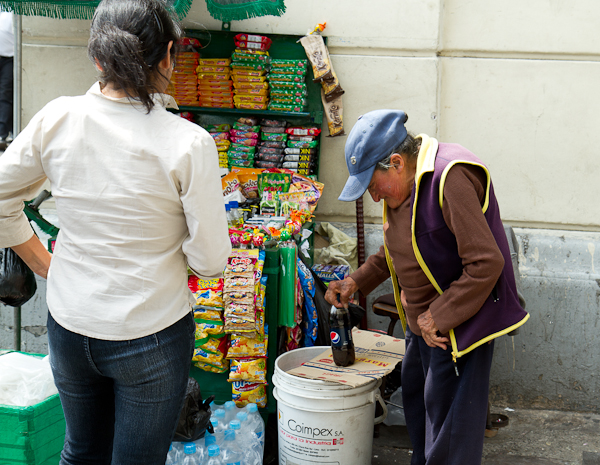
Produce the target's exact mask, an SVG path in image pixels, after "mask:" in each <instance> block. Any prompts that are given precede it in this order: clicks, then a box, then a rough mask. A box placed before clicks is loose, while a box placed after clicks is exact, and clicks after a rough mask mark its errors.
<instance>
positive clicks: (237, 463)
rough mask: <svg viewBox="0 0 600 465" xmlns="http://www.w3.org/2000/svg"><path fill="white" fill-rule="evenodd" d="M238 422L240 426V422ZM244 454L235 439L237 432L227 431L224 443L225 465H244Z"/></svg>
mask: <svg viewBox="0 0 600 465" xmlns="http://www.w3.org/2000/svg"><path fill="white" fill-rule="evenodd" d="M233 422H237V423H238V426H239V421H237V420H233V421H232V423H233ZM243 460H244V454H243V452H242V449H240V446H239V445H238V444H237V442H236V439H235V431H234V430H232V429H228V430H227V431H225V442H224V443H223V463H224V464H225V465H242V464H243V463H244V462H243Z"/></svg>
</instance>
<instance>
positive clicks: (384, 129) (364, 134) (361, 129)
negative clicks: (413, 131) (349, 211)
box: [338, 110, 408, 202]
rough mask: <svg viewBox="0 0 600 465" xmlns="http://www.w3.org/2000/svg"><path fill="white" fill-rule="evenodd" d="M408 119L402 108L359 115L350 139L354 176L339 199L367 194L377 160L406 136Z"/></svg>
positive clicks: (349, 156) (347, 151)
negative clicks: (405, 124) (405, 125)
mask: <svg viewBox="0 0 600 465" xmlns="http://www.w3.org/2000/svg"><path fill="white" fill-rule="evenodd" d="M407 119H408V116H407V115H406V113H404V112H403V111H402V110H375V111H371V112H369V113H367V114H365V115H362V116H359V117H358V121H357V122H356V124H355V125H354V127H353V128H352V130H351V131H350V135H349V136H348V140H347V141H346V149H345V155H346V166H347V167H348V172H349V173H350V177H349V178H348V181H346V185H345V186H344V189H343V190H342V193H341V194H340V196H339V197H338V199H339V200H342V201H344V202H352V201H353V200H356V199H358V198H360V197H361V196H362V195H363V194H364V193H365V191H366V190H367V188H368V187H369V183H370V182H371V178H372V177H373V172H374V171H375V166H376V165H377V163H379V162H380V161H381V160H383V159H384V158H385V157H387V156H388V155H390V154H391V153H392V150H394V149H395V148H396V147H398V146H399V145H400V144H401V143H402V142H403V141H404V139H406V128H405V127H404V123H406V120H407Z"/></svg>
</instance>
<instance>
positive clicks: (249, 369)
mask: <svg viewBox="0 0 600 465" xmlns="http://www.w3.org/2000/svg"><path fill="white" fill-rule="evenodd" d="M228 381H229V382H230V383H232V382H234V381H248V382H252V383H261V384H266V382H267V364H266V363H265V360H264V359H262V358H259V359H257V360H233V361H232V362H231V369H230V371H229V379H228Z"/></svg>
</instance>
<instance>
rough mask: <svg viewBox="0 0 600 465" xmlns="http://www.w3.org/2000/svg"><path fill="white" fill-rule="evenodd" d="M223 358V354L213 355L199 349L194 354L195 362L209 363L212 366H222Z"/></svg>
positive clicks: (193, 359)
mask: <svg viewBox="0 0 600 465" xmlns="http://www.w3.org/2000/svg"><path fill="white" fill-rule="evenodd" d="M223 358H224V357H223V354H212V353H210V352H206V351H205V350H203V349H201V348H199V347H196V348H195V349H194V354H193V355H192V361H193V362H202V363H208V364H210V365H215V364H220V363H221V362H222V360H223Z"/></svg>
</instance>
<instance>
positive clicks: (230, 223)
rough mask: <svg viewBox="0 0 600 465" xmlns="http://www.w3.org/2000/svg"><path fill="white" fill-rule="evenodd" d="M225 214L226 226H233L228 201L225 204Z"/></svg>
mask: <svg viewBox="0 0 600 465" xmlns="http://www.w3.org/2000/svg"><path fill="white" fill-rule="evenodd" d="M225 215H226V218H227V226H229V227H230V228H233V227H234V225H233V221H232V215H231V205H230V204H229V203H226V204H225Z"/></svg>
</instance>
